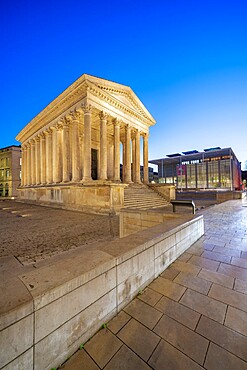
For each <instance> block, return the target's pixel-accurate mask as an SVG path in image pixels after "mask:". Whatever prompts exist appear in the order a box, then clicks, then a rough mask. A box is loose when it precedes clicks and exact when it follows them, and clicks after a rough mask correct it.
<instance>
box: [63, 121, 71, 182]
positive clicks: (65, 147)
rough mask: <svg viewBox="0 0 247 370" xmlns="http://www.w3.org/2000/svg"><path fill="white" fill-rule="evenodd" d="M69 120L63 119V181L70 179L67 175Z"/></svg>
mask: <svg viewBox="0 0 247 370" xmlns="http://www.w3.org/2000/svg"><path fill="white" fill-rule="evenodd" d="M69 154H70V150H69V120H66V119H65V120H63V182H68V181H69V180H70V176H69V163H70V158H69Z"/></svg>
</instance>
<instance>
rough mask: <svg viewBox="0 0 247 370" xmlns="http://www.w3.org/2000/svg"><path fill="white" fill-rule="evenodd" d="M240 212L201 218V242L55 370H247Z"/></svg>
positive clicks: (242, 207)
mask: <svg viewBox="0 0 247 370" xmlns="http://www.w3.org/2000/svg"><path fill="white" fill-rule="evenodd" d="M246 205H247V202H246V201H241V200H237V201H228V202H226V203H223V204H221V205H217V206H213V207H211V208H209V209H207V210H204V211H203V214H204V218H205V235H204V236H203V237H202V238H201V239H200V240H199V241H197V242H196V243H195V244H194V245H193V246H192V247H190V248H189V249H188V250H187V251H186V252H185V253H184V254H183V255H181V256H180V257H179V258H178V260H177V261H175V262H174V263H173V264H172V265H171V266H170V267H169V268H168V269H167V270H165V271H164V272H163V273H162V274H161V275H160V276H159V277H158V278H157V279H156V280H154V281H153V282H152V283H151V284H150V285H149V286H148V287H147V288H146V289H145V290H144V292H141V293H142V294H139V295H138V297H136V298H135V299H134V300H133V301H132V302H131V303H130V304H129V305H128V306H126V307H125V308H124V309H123V310H122V311H121V312H120V313H119V314H118V315H117V316H116V317H115V318H113V319H112V320H111V321H110V322H109V323H108V324H107V327H106V328H103V329H101V330H100V331H99V332H98V333H97V334H95V335H94V336H93V337H92V338H91V340H89V341H88V342H87V343H85V344H84V345H83V346H82V347H83V348H82V349H81V350H78V351H77V352H76V354H74V355H73V356H72V357H71V358H70V359H69V360H68V361H67V362H66V363H65V364H63V365H62V366H61V369H63V370H79V369H80V370H82V369H86V370H96V369H107V370H110V369H112V370H117V369H126V370H138V369H143V370H145V369H158V370H162V369H167V370H179V369H181V370H187V369H188V370H199V369H212V370H214V369H215V370H233V369H234V370H235V369H236V370H243V369H247V207H246Z"/></svg>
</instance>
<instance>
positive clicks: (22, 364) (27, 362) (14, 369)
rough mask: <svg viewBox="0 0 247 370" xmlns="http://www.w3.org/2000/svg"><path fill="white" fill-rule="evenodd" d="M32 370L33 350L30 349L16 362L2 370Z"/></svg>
mask: <svg viewBox="0 0 247 370" xmlns="http://www.w3.org/2000/svg"><path fill="white" fill-rule="evenodd" d="M22 369H23V370H31V369H33V348H30V349H29V350H27V351H26V352H24V353H23V354H22V355H20V356H19V357H17V358H16V359H15V360H14V361H12V362H10V363H9V364H8V365H6V366H4V368H3V369H2V370H22Z"/></svg>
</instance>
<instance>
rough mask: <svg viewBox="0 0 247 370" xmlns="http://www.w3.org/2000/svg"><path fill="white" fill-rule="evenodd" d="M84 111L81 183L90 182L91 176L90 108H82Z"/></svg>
mask: <svg viewBox="0 0 247 370" xmlns="http://www.w3.org/2000/svg"><path fill="white" fill-rule="evenodd" d="M83 111H84V163H83V181H88V180H92V175H91V114H92V107H91V106H90V105H89V106H83Z"/></svg>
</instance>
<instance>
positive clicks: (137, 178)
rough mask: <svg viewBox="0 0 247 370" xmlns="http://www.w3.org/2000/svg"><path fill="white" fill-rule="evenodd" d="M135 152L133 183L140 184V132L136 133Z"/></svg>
mask: <svg viewBox="0 0 247 370" xmlns="http://www.w3.org/2000/svg"><path fill="white" fill-rule="evenodd" d="M135 142H136V150H135V182H136V183H137V184H139V183H140V182H141V177H140V131H138V130H137V131H136V140H135Z"/></svg>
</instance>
